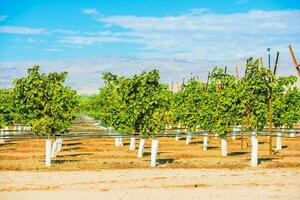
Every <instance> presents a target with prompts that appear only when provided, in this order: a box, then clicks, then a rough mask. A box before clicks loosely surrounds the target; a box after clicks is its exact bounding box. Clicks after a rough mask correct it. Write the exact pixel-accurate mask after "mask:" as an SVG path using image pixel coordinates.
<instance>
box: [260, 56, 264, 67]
mask: <svg viewBox="0 0 300 200" xmlns="http://www.w3.org/2000/svg"><path fill="white" fill-rule="evenodd" d="M260 64H261V67H263V66H264V62H263V59H262V57H260Z"/></svg>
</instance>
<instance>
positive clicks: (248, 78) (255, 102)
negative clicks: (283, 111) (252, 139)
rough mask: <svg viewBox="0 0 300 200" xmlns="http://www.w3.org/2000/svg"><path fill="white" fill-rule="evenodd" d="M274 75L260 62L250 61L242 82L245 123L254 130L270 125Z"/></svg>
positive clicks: (242, 104)
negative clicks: (269, 109) (269, 115)
mask: <svg viewBox="0 0 300 200" xmlns="http://www.w3.org/2000/svg"><path fill="white" fill-rule="evenodd" d="M275 81H276V80H275V77H274V74H273V73H272V72H271V71H270V70H269V69H267V68H265V67H260V64H259V61H258V60H256V61H254V60H253V59H252V58H250V59H248V62H247V65H246V74H245V77H244V78H243V79H242V80H241V85H242V90H241V92H242V94H241V100H242V101H241V106H242V109H243V113H244V114H243V115H244V118H243V123H244V124H245V125H248V127H249V128H250V129H252V130H261V129H263V128H264V126H265V125H266V124H267V123H268V100H269V97H270V95H271V91H272V88H273V87H274V84H275Z"/></svg>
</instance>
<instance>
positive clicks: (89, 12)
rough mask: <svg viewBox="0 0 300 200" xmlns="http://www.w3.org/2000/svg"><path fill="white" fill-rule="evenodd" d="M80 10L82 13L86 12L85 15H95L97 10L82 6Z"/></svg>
mask: <svg viewBox="0 0 300 200" xmlns="http://www.w3.org/2000/svg"><path fill="white" fill-rule="evenodd" d="M81 12H82V13H83V14H87V15H97V14H98V11H97V9H95V8H84V9H82V10H81Z"/></svg>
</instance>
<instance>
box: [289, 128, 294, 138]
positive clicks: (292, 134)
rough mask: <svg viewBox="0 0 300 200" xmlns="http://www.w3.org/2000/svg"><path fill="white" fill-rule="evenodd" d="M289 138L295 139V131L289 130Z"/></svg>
mask: <svg viewBox="0 0 300 200" xmlns="http://www.w3.org/2000/svg"><path fill="white" fill-rule="evenodd" d="M290 137H295V130H294V129H291V130H290Z"/></svg>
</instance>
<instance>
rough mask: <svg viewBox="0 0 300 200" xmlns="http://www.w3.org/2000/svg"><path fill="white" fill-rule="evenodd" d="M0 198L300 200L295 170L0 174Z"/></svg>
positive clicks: (299, 182) (298, 173)
mask: <svg viewBox="0 0 300 200" xmlns="http://www.w3.org/2000/svg"><path fill="white" fill-rule="evenodd" d="M0 199H7V200H9V199H30V200H33V199H56V200H60V199H63V200H66V199H72V200H76V199H80V200H82V199H125V200H126V199H130V200H134V199H190V200H191V199H239V200H246V199H249V200H250V199H251V200H253V199H255V200H260V199H261V200H266V199H285V200H288V199H300V169H256V170H251V169H243V170H229V169H222V170H221V169H201V170H200V169H126V170H101V171H82V172H79V171H72V172H71V171H68V172H16V171H2V172H0Z"/></svg>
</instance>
